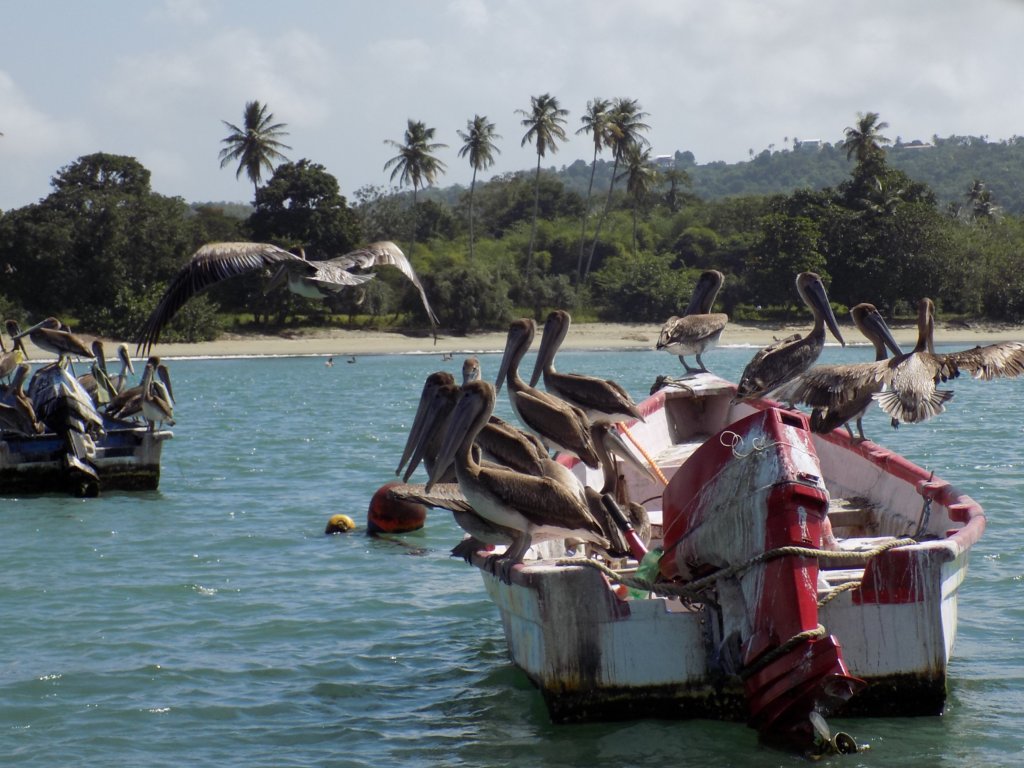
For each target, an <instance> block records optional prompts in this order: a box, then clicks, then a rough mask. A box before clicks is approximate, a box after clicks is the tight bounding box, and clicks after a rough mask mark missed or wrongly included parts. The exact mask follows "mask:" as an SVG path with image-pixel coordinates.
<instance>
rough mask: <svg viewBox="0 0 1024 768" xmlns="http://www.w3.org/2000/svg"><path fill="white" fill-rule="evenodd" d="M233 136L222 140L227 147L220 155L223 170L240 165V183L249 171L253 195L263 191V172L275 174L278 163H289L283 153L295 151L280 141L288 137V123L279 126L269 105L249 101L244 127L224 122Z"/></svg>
mask: <svg viewBox="0 0 1024 768" xmlns="http://www.w3.org/2000/svg"><path fill="white" fill-rule="evenodd" d="M221 122H222V123H224V125H226V126H227V127H228V128H229V129H230V130H231V133H230V134H228V135H227V136H226V137H225V138H223V139H221V143H222V144H225V145H226V146H225V147H224V148H223V149H221V151H220V167H221V168H223V167H224V166H225V165H228V164H229V163H233V162H235V161H236V160H237V161H238V170H237V171H235V178H236V179H237V178H238V177H239V176H241V175H242V172H243V171H245V175H246V176H248V177H249V181H251V182H252V187H253V192H254V193H255V192H256V190H257V189H259V184H260V180H261V179H262V178H263V171H268V172H271V173H272V172H273V170H274V163H273V161H275V160H287V159H288V158H286V157H285V156H284V155H283V154H281V151H280V150H282V149H291V147H289V146H288V145H287V144H283V143H282V142H281V141H279V139H280V138H281V137H283V136H287V135H288V132H287V131H285V130H284V128H285V124H284V123H275V122H274V115H273V114H270V113H268V112H267V105H266V104H260V103H259V102H258V101H247V102H246V103H245V112H244V114H243V116H242V127H241V128H239V127H238V126H237V125H234V124H232V123H229V122H228V121H227V120H222V121H221Z"/></svg>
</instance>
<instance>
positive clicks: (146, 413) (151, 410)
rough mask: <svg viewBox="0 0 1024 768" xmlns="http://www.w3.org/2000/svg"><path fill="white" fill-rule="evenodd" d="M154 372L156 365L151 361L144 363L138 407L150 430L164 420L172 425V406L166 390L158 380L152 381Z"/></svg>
mask: <svg viewBox="0 0 1024 768" xmlns="http://www.w3.org/2000/svg"><path fill="white" fill-rule="evenodd" d="M155 372H156V366H155V365H153V364H152V363H146V368H145V370H144V371H143V372H142V385H141V386H142V394H141V396H140V397H141V403H140V407H141V409H142V418H144V419H145V420H146V421H148V422H149V431H150V432H152V431H153V430H154V429H156V425H157V423H160V424H163V423H164V422H166V423H168V424H170V425H171V426H174V408H173V407H172V406H171V401H170V398H169V395H168V392H167V390H166V389H165V388H164V386H163V385H162V384H161V383H160V382H159V381H154V379H153V376H154V374H155Z"/></svg>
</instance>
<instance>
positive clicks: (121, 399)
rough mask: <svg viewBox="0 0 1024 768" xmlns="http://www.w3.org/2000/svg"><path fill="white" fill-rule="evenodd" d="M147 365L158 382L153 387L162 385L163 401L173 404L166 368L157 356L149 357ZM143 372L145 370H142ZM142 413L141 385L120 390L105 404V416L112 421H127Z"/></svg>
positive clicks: (168, 374)
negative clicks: (154, 373)
mask: <svg viewBox="0 0 1024 768" xmlns="http://www.w3.org/2000/svg"><path fill="white" fill-rule="evenodd" d="M146 364H147V365H152V366H153V368H154V369H155V371H156V375H157V377H158V378H159V379H160V381H156V380H154V382H153V383H154V386H158V385H162V388H163V392H162V393H161V394H162V395H163V397H164V399H165V400H167V401H169V402H170V403H171V404H172V405H173V404H174V390H173V389H172V387H171V374H170V371H168V370H167V366H166V365H164V364H163V363H162V362H160V358H159V357H158V356H157V355H153V356H151V357H150V358H149V359H148V360H147V361H146ZM143 370H145V369H143ZM141 412H142V384H141V383H140V384H138V385H137V386H134V387H129V388H127V389H122V390H121V391H120V392H118V393H117V394H116V395H115V396H114V397H113V398H111V400H110V402H109V403H107V407H106V414H107V415H108V416H110V417H111V418H114V419H127V418H129V417H131V416H135V415H137V414H139V413H141Z"/></svg>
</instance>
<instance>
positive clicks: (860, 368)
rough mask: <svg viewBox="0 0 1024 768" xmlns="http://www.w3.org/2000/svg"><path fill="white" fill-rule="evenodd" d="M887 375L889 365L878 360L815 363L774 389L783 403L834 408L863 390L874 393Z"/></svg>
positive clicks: (885, 380)
mask: <svg viewBox="0 0 1024 768" xmlns="http://www.w3.org/2000/svg"><path fill="white" fill-rule="evenodd" d="M889 378H890V365H889V363H888V361H885V360H882V361H878V362H873V363H855V364H847V365H816V366H814V367H812V368H810V369H809V370H807V371H806V372H805V373H803V374H802V375H800V376H798V377H797V378H795V379H793V380H792V381H790V382H788V383H786V384H784V385H783V386H782V387H780V388H779V389H777V390H776V391H775V396H776V397H777V398H778V399H779V400H782V401H783V402H787V403H806V404H807V405H810V406H812V407H814V408H838V407H839V406H842V405H845V404H846V403H849V402H850V401H852V400H855V399H858V397H859V396H860V395H862V394H864V393H865V392H868V393H870V392H878V391H879V390H880V389H881V388H882V387H883V385H884V384H886V383H887V382H888V381H889Z"/></svg>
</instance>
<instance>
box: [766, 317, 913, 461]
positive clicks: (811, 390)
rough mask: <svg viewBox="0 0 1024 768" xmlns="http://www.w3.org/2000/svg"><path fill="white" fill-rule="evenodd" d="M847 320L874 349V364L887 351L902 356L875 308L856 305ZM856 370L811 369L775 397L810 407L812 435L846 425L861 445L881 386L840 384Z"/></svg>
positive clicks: (875, 383)
mask: <svg viewBox="0 0 1024 768" xmlns="http://www.w3.org/2000/svg"><path fill="white" fill-rule="evenodd" d="M850 316H851V317H852V318H853V324H854V325H855V326H857V328H858V329H859V330H860V332H861V333H862V334H864V336H865V337H866V338H867V339H868V340H869V341H870V342H871V343H872V344H873V345H874V348H875V360H876V361H879V360H885V359H886V358H887V357H888V355H887V351H886V348H888V350H889V351H891V352H892V353H893V354H894V355H901V354H902V353H903V350H901V349H900V346H899V344H897V343H896V340H895V339H894V338H893V337H892V333H891V332H890V331H889V326H888V325H886V324H885V320H884V319H882V315H881V314H880V313H879V311H878V310H877V309H876V308H875V305H874V304H867V303H862V304H858V305H857V306H855V307H854V308H853V309H851V310H850ZM857 368H858V366H857V365H856V364H854V365H816V366H813V367H812V368H810V369H809V370H808V371H807V372H806V373H804V374H803V375H802V376H800V377H798V378H796V379H794V380H793V381H791V382H789V383H788V384H785V385H784V386H783V387H782V388H781V389H780V390H779V391H778V397H779V398H780V399H781V400H784V401H786V402H791V403H797V402H800V403H807V404H808V405H810V406H812V407H813V409H814V410H813V411H812V413H811V431H813V432H818V433H826V432H831V431H832V430H833V429H836V428H838V427H840V426H844V425H845V426H846V431H847V432H849V433H850V438H851V439H853V440H854V441H855V442H860V441H863V440H865V439H867V438H865V436H864V423H863V421H862V420H863V418H864V414H865V413H866V412H867V409H868V408H869V407H870V406H871V404H872V398H873V395H874V394H875V393H876V392H878V391H880V390H881V388H882V383H881V381H880V380H878V379H873V380H870V381H868V382H867V383H865V384H864V386H862V387H861V388H859V389H857V390H853V389H851V388H849V387H848V386H845V385H842V384H840V382H843V381H845V380H846V378H847V377H848V375H849V374H850V372H851V371H856V370H857ZM851 420H856V424H857V436H856V437H854V434H853V430H852V429H851V428H850V421H851Z"/></svg>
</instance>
